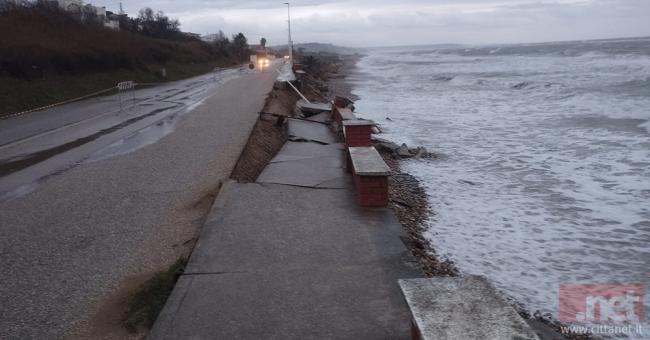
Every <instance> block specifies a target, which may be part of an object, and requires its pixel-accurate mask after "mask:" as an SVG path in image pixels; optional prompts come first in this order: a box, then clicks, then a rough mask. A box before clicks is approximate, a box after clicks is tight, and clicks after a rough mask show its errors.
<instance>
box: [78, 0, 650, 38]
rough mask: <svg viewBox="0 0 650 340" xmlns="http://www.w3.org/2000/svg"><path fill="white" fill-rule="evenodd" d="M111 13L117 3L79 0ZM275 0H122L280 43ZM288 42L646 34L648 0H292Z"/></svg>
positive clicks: (201, 25)
mask: <svg viewBox="0 0 650 340" xmlns="http://www.w3.org/2000/svg"><path fill="white" fill-rule="evenodd" d="M87 1H89V2H92V3H93V4H95V5H102V6H106V7H107V9H108V10H113V11H117V9H118V8H119V1H116V0H94V1H93V0H87ZM282 2H283V0H279V1H277V2H276V1H269V0H264V1H262V0H251V1H246V0H242V1H237V0H124V1H123V4H124V10H125V11H126V12H127V13H128V14H129V15H131V16H135V15H137V11H138V9H140V8H142V7H145V6H148V7H151V8H154V9H156V10H162V11H164V12H165V13H166V14H168V15H169V16H170V17H173V18H177V19H179V20H180V21H181V29H182V30H183V31H189V32H195V33H200V34H207V33H214V32H217V31H219V30H220V29H221V30H223V31H224V33H226V34H228V35H230V34H233V33H237V32H243V33H244V34H245V35H246V36H247V37H248V38H249V41H250V42H251V43H256V42H258V41H259V39H260V38H261V37H266V38H267V40H268V41H269V45H278V44H283V43H286V40H287V38H286V37H287V28H286V26H287V25H286V16H287V12H286V5H283V4H282ZM291 18H292V21H291V23H292V31H293V32H292V33H293V40H294V42H295V43H300V42H314V41H317V42H330V43H335V44H339V45H344V46H353V47H354V46H359V47H362V46H392V45H419V44H437V43H465V44H488V43H516V42H543V41H558V40H580V39H599V38H614V37H631V36H650V0H429V1H425V0H406V1H390V0H356V1H349V0H322V1H316V0H300V1H299V0H295V1H291Z"/></svg>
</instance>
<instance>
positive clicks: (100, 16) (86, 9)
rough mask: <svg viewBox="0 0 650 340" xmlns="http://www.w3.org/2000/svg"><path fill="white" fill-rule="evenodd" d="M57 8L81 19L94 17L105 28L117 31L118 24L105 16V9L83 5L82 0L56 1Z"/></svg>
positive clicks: (115, 20) (113, 19)
mask: <svg viewBox="0 0 650 340" xmlns="http://www.w3.org/2000/svg"><path fill="white" fill-rule="evenodd" d="M56 2H57V3H58V5H59V8H61V9H62V10H64V11H66V12H72V13H79V15H81V18H82V19H86V18H89V17H95V18H96V19H97V20H98V21H100V22H102V24H104V26H105V27H108V28H111V29H114V30H119V29H120V22H119V21H118V20H117V19H115V18H109V17H107V16H106V7H97V6H93V5H91V4H84V2H83V0H56Z"/></svg>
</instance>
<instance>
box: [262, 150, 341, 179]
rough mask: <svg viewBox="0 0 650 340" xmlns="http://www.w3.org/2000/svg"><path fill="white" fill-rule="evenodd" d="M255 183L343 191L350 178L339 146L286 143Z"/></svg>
mask: <svg viewBox="0 0 650 340" xmlns="http://www.w3.org/2000/svg"><path fill="white" fill-rule="evenodd" d="M257 182H258V183H275V184H286V185H296V186H303V187H312V188H330V189H343V188H347V187H349V186H350V185H351V183H352V179H351V178H350V176H349V175H348V174H347V173H346V172H345V163H344V160H343V146H342V144H339V143H336V144H331V145H320V144H316V143H302V142H287V143H285V145H284V146H283V147H282V149H280V151H279V152H278V155H276V157H275V158H273V159H272V160H271V162H270V163H269V164H268V165H267V166H266V167H265V168H264V170H263V171H262V173H261V174H260V176H259V177H258V178H257Z"/></svg>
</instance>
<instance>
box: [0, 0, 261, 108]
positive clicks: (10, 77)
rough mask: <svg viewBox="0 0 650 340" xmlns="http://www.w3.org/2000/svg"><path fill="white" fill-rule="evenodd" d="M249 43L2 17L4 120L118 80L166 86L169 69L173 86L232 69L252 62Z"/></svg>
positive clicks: (57, 15)
mask: <svg viewBox="0 0 650 340" xmlns="http://www.w3.org/2000/svg"><path fill="white" fill-rule="evenodd" d="M242 37H243V35H242ZM243 39H244V44H239V45H237V46H235V44H233V43H230V42H229V41H226V42H227V43H226V44H225V45H224V43H223V42H221V44H220V45H217V44H208V43H205V42H203V41H200V40H198V39H195V38H191V37H188V38H186V39H183V40H178V39H177V40H162V39H156V38H152V37H148V36H145V35H143V34H138V33H133V32H128V31H125V30H122V31H114V30H111V29H108V28H104V27H103V26H102V25H101V24H99V23H88V22H82V21H80V20H78V19H76V18H75V17H74V16H73V15H70V14H69V13H66V12H62V11H60V10H52V9H49V10H43V9H38V8H18V9H14V10H11V11H6V12H0V115H2V114H7V113H11V112H15V111H18V110H24V109H29V108H33V107H37V106H39V105H46V104H50V103H53V102H56V101H61V100H65V99H69V98H72V97H75V96H81V95H85V94H87V93H90V92H93V91H97V90H99V89H103V88H107V87H110V86H113V85H114V84H115V82H117V81H120V80H136V81H162V80H165V79H162V78H160V77H159V74H160V70H161V69H162V68H163V67H165V68H166V69H167V74H168V79H167V80H174V79H179V78H184V77H188V76H193V75H197V74H200V73H204V72H207V71H209V70H210V69H212V68H213V67H215V66H227V65H234V64H237V63H239V62H241V61H242V59H244V58H248V53H247V49H248V47H247V45H246V44H245V38H243ZM239 50H242V51H239ZM244 50H245V51H244Z"/></svg>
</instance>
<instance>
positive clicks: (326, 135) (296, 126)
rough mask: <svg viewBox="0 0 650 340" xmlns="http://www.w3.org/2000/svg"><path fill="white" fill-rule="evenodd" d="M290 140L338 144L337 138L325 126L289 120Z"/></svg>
mask: <svg viewBox="0 0 650 340" xmlns="http://www.w3.org/2000/svg"><path fill="white" fill-rule="evenodd" d="M288 121H289V140H305V141H314V142H318V143H323V144H332V143H336V142H337V140H336V136H335V135H334V134H333V133H332V132H331V131H330V129H329V127H328V126H327V125H325V124H321V123H318V122H310V121H306V120H300V119H291V118H290V119H289V120H288Z"/></svg>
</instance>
